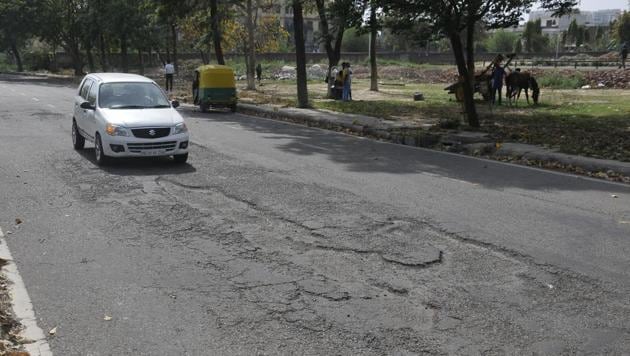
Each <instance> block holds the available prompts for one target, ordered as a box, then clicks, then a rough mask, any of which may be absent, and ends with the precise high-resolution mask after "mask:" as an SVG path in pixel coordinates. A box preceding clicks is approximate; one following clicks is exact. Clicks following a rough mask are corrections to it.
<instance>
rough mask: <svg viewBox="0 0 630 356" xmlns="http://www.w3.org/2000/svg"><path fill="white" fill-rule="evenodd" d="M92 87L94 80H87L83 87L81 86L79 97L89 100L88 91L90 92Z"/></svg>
mask: <svg viewBox="0 0 630 356" xmlns="http://www.w3.org/2000/svg"><path fill="white" fill-rule="evenodd" d="M91 85H92V80H91V79H86V80H85V81H84V82H83V86H81V91H79V95H80V96H81V97H82V98H83V99H85V100H87V97H88V90H90V86H91Z"/></svg>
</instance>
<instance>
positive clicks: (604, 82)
mask: <svg viewBox="0 0 630 356" xmlns="http://www.w3.org/2000/svg"><path fill="white" fill-rule="evenodd" d="M584 76H585V78H586V81H587V82H588V85H589V86H591V87H592V88H595V87H605V88H614V89H630V70H624V69H614V70H594V71H588V72H586V73H584Z"/></svg>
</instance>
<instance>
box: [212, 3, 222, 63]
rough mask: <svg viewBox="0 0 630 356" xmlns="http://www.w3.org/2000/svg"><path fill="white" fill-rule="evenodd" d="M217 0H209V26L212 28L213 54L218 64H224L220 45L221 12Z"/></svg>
mask: <svg viewBox="0 0 630 356" xmlns="http://www.w3.org/2000/svg"><path fill="white" fill-rule="evenodd" d="M217 2H218V0H210V18H211V21H210V28H211V30H212V42H213V44H214V55H215V56H216V57H217V63H218V64H225V58H224V56H223V47H221V14H220V13H219V5H218V3H217Z"/></svg>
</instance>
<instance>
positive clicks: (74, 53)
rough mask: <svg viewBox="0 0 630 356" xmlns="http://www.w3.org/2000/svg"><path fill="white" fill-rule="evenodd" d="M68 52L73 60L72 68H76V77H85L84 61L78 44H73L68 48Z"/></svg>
mask: <svg viewBox="0 0 630 356" xmlns="http://www.w3.org/2000/svg"><path fill="white" fill-rule="evenodd" d="M66 50H67V51H68V53H69V54H70V58H72V67H73V68H74V75H75V76H77V77H79V76H82V75H83V59H82V58H81V51H80V50H79V44H78V43H71V44H69V45H68V47H66Z"/></svg>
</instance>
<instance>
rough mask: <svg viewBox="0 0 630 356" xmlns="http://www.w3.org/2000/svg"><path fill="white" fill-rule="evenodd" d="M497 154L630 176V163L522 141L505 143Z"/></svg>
mask: <svg viewBox="0 0 630 356" xmlns="http://www.w3.org/2000/svg"><path fill="white" fill-rule="evenodd" d="M495 155H496V156H499V157H502V156H512V157H520V158H523V159H528V160H538V161H556V162H559V163H562V164H564V165H571V166H575V167H580V168H583V169H585V170H588V171H594V172H598V171H603V172H607V171H613V172H615V173H619V174H622V175H624V176H627V177H630V163H628V162H620V161H613V160H608V159H598V158H590V157H583V156H574V155H568V154H565V153H560V152H557V151H555V150H550V149H546V148H543V147H539V146H533V145H526V144H521V143H505V144H503V145H502V146H501V148H500V149H499V150H497V152H496V153H495Z"/></svg>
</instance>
